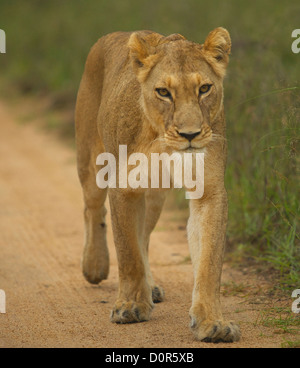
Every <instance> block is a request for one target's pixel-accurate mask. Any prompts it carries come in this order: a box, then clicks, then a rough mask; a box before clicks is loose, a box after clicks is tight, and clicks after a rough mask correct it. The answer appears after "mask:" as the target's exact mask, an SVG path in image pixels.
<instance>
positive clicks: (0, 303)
mask: <svg viewBox="0 0 300 368" xmlns="http://www.w3.org/2000/svg"><path fill="white" fill-rule="evenodd" d="M0 313H1V314H2V313H6V294H5V291H4V290H1V289H0Z"/></svg>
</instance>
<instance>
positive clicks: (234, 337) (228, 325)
mask: <svg viewBox="0 0 300 368" xmlns="http://www.w3.org/2000/svg"><path fill="white" fill-rule="evenodd" d="M191 329H192V331H193V332H194V334H195V336H196V338H197V340H200V341H203V342H213V343H218V342H235V341H239V340H240V337H241V331H240V328H239V326H238V325H237V324H236V323H234V322H232V321H222V320H219V321H205V320H204V321H202V322H201V323H197V321H196V318H194V317H192V318H191Z"/></svg>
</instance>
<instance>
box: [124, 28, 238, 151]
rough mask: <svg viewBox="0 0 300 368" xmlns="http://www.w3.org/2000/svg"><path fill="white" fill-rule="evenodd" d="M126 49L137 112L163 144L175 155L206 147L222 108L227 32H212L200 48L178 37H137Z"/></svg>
mask: <svg viewBox="0 0 300 368" xmlns="http://www.w3.org/2000/svg"><path fill="white" fill-rule="evenodd" d="M129 49H130V56H131V59H132V63H133V68H134V70H135V73H136V75H137V79H138V81H139V83H140V86H141V104H142V108H143V111H144V113H145V115H146V117H147V118H148V120H149V121H150V122H151V124H152V127H153V128H154V129H155V131H157V133H158V134H159V136H161V137H163V140H164V143H165V144H166V145H167V146H169V147H171V148H172V149H174V150H179V151H182V150H187V149H200V148H202V147H204V146H206V145H207V144H208V143H209V142H210V141H211V139H212V129H211V123H212V122H213V121H214V119H215V118H216V116H217V115H218V113H219V112H220V110H221V108H222V106H223V78H224V75H225V71H226V67H227V64H228V60H229V54H230V50H231V40H230V36H229V33H228V32H227V30H225V29H224V28H216V29H215V30H214V31H212V32H211V33H210V34H209V35H208V37H207V39H206V41H205V42H204V44H203V45H200V44H196V43H193V42H190V41H188V40H186V39H185V38H184V37H183V36H181V35H179V34H174V35H171V36H168V37H162V36H161V35H158V34H156V33H146V32H145V33H139V32H137V33H133V34H132V35H131V37H130V39H129Z"/></svg>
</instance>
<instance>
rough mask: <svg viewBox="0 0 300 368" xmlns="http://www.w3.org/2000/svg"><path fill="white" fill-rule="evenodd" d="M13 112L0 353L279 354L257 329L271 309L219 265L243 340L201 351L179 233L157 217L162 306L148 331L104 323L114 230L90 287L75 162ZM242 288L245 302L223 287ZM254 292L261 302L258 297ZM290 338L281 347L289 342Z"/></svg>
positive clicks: (1, 192)
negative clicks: (106, 259)
mask: <svg viewBox="0 0 300 368" xmlns="http://www.w3.org/2000/svg"><path fill="white" fill-rule="evenodd" d="M16 116H17V112H15V111H14V112H12V110H11V109H8V108H7V107H6V106H4V104H3V103H0V131H1V135H0V157H1V161H0V289H2V290H4V291H5V292H6V299H7V304H6V314H0V347H1V348H4V347H99V348H104V347H111V348H118V347H172V348H186V347H201V348H202V347H203V348H207V347H209V348H214V347H228V348H229V347H262V346H263V347H280V343H281V342H282V341H283V340H284V339H283V336H282V335H279V334H274V333H273V332H274V331H273V330H272V328H267V327H264V326H262V325H261V324H259V323H257V321H258V320H259V316H260V315H261V312H262V311H263V310H264V308H266V307H270V306H273V305H274V304H276V300H272V298H270V297H269V296H268V297H266V292H267V290H268V285H267V283H266V282H265V281H263V280H260V279H258V278H257V277H256V276H253V275H249V274H248V273H247V272H246V273H244V274H243V273H241V272H239V271H237V270H233V269H231V268H230V267H229V266H228V265H225V266H224V273H223V284H224V285H225V286H223V291H224V290H225V291H226V290H227V293H226V292H223V296H222V303H223V310H224V315H225V318H227V319H234V320H237V321H238V322H239V323H240V325H241V329H242V332H243V337H242V340H241V341H240V342H239V343H235V344H218V345H214V344H205V343H200V342H198V341H196V340H195V339H194V337H193V335H192V333H191V332H190V330H189V328H188V325H189V316H188V310H189V307H190V303H191V292H192V283H193V280H192V266H191V264H190V263H189V262H187V261H185V260H186V257H187V256H188V245H187V241H186V234H185V230H184V228H183V227H182V226H179V225H178V221H177V220H176V218H175V217H176V216H175V214H174V213H172V212H170V211H169V212H168V211H166V212H164V214H163V216H162V219H161V220H160V222H159V224H158V226H157V228H156V230H155V232H154V233H153V236H152V240H151V247H150V248H151V249H150V260H151V264H152V269H153V273H154V275H155V277H156V279H157V282H158V283H159V284H161V285H162V286H163V287H164V289H165V292H166V300H165V302H163V303H160V304H157V305H156V306H155V309H154V311H153V314H152V319H151V321H149V322H146V323H141V324H131V325H116V324H112V323H110V322H109V314H110V310H111V308H112V306H113V303H114V300H115V297H116V294H117V288H118V271H117V262H116V257H115V250H114V244H113V240H112V233H111V228H110V226H109V232H108V243H109V247H110V254H111V270H110V276H109V279H108V280H106V281H104V282H103V283H102V284H101V285H99V286H91V285H89V284H88V283H87V282H86V281H85V280H84V279H83V277H82V275H81V269H80V260H81V252H82V246H83V221H82V205H83V204H82V194H81V188H80V185H79V181H78V179H77V173H76V165H75V153H74V151H73V150H71V149H69V148H68V147H66V146H64V144H63V143H61V142H58V140H57V139H56V138H55V137H54V136H49V135H48V134H47V135H46V134H44V133H42V132H41V131H38V130H37V129H36V127H35V126H34V125H32V124H26V125H20V124H17V123H16V121H17V119H16ZM232 283H234V284H235V285H241V284H242V285H244V286H245V285H246V287H244V290H243V292H242V294H236V293H231V292H228V290H229V291H230V288H229V289H228V287H227V289H226V285H227V286H228V285H231V284H232ZM257 290H259V293H258V292H257ZM288 337H289V336H287V337H286V338H288Z"/></svg>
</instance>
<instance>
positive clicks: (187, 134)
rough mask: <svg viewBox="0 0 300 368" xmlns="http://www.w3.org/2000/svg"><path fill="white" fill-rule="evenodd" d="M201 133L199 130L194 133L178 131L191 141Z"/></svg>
mask: <svg viewBox="0 0 300 368" xmlns="http://www.w3.org/2000/svg"><path fill="white" fill-rule="evenodd" d="M200 133H201V131H199V132H196V133H181V132H178V134H179V135H181V136H182V137H184V138H186V139H187V140H188V141H190V142H191V141H192V140H193V139H194V138H195V137H197V135H199V134H200Z"/></svg>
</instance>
